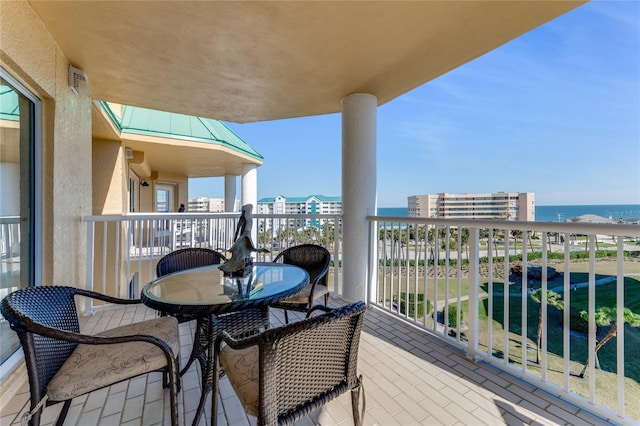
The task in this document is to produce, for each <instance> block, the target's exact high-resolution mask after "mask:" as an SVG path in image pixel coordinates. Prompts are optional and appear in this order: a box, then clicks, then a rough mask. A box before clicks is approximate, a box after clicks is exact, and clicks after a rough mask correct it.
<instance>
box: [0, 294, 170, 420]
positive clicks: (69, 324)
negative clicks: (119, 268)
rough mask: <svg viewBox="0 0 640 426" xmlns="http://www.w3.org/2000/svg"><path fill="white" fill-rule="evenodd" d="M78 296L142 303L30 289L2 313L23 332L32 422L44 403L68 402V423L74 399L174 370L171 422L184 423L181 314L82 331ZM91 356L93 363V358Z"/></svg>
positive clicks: (8, 301) (9, 299) (0, 308)
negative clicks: (94, 332) (180, 372)
mask: <svg viewBox="0 0 640 426" xmlns="http://www.w3.org/2000/svg"><path fill="white" fill-rule="evenodd" d="M75 296H85V297H90V298H94V299H98V300H102V301H105V302H108V303H115V304H136V303H140V300H129V299H118V298H114V297H111V296H107V295H103V294H100V293H95V292H92V291H88V290H84V289H78V288H74V287H63V286H41V287H29V288H25V289H21V290H17V291H15V292H13V293H11V294H9V295H8V296H6V297H5V298H4V299H3V300H2V303H1V304H0V312H2V315H3V316H4V317H5V318H6V319H7V321H8V322H9V324H10V325H11V328H12V329H13V330H14V331H15V332H16V333H17V334H18V337H19V339H20V343H21V344H22V348H23V350H24V356H25V363H26V366H27V373H28V376H29V387H30V392H31V406H30V412H29V413H27V416H28V417H29V424H30V425H38V424H40V416H41V413H42V407H43V406H44V405H45V404H46V405H51V404H55V403H58V402H64V406H63V408H62V411H61V413H60V415H59V417H58V421H57V423H56V424H60V425H61V424H62V423H63V422H64V419H65V417H66V415H67V411H68V410H69V406H70V405H71V400H72V399H73V398H75V397H78V396H80V395H84V394H87V393H89V392H92V391H94V390H97V389H101V388H104V387H107V386H110V385H112V384H115V383H118V382H121V381H123V380H127V379H130V378H132V377H136V376H140V375H142V374H146V373H149V372H151V371H162V372H165V373H168V383H167V378H166V376H163V378H164V384H165V386H168V387H169V390H170V403H171V423H172V424H173V425H177V424H178V396H177V393H178V386H179V383H178V380H179V379H178V376H177V373H178V371H177V370H178V367H177V366H178V356H179V352H180V341H179V334H178V322H177V320H176V319H175V318H171V317H162V318H155V319H152V320H147V321H142V322H138V323H134V324H130V325H125V326H122V327H118V328H113V329H110V330H106V331H103V332H101V333H100V334H97V335H87V334H80V324H79V320H78V313H77V310H76V300H75ZM87 360H90V362H87Z"/></svg>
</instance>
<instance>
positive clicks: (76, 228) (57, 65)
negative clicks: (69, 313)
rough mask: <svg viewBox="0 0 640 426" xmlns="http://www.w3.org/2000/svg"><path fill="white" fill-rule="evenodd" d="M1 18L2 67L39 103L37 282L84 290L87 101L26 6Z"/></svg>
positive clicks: (6, 7) (8, 7) (2, 10)
mask: <svg viewBox="0 0 640 426" xmlns="http://www.w3.org/2000/svg"><path fill="white" fill-rule="evenodd" d="M0 19H1V21H0V63H1V64H2V67H3V68H5V69H6V70H7V71H8V72H9V73H11V74H12V75H13V76H14V77H15V78H17V79H18V80H20V81H21V82H22V83H23V84H24V85H25V86H27V87H29V89H30V90H31V91H32V92H33V93H34V94H35V95H36V96H38V97H39V98H40V99H42V101H43V103H42V106H43V108H42V110H43V123H42V124H43V127H42V176H43V178H42V192H43V193H42V216H43V217H42V230H43V233H42V237H43V240H42V253H41V256H40V261H41V268H42V281H43V283H44V284H65V285H73V286H83V285H84V279H85V277H84V275H85V267H84V264H85V253H86V250H85V245H86V241H85V239H86V237H85V232H84V227H83V225H82V220H81V219H82V216H84V215H88V214H91V99H90V98H89V97H88V96H78V95H74V94H73V92H71V90H70V89H69V87H68V82H67V75H68V68H69V63H68V61H67V59H66V58H65V56H64V55H63V53H62V51H61V50H60V49H59V48H58V46H57V45H56V44H55V42H54V40H53V39H52V37H51V36H50V35H49V33H48V32H47V30H46V28H45V27H44V25H43V24H42V22H41V21H40V19H39V18H38V16H37V15H36V14H35V13H34V12H33V10H32V9H31V7H30V6H29V4H28V3H26V2H5V1H3V2H0ZM89 79H91V77H90V76H89Z"/></svg>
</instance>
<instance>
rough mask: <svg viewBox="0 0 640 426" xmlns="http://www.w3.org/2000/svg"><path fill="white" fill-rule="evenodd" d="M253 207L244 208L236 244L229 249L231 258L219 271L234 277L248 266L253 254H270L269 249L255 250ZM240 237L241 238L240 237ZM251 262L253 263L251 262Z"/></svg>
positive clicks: (236, 233)
mask: <svg viewBox="0 0 640 426" xmlns="http://www.w3.org/2000/svg"><path fill="white" fill-rule="evenodd" d="M252 212H253V205H252V204H245V205H244V206H242V215H241V216H240V219H239V220H238V225H237V226H236V232H235V236H234V239H235V242H234V243H233V245H232V246H231V248H230V249H229V252H231V258H230V259H229V260H227V261H226V262H224V263H223V264H222V265H220V267H219V268H218V269H220V270H221V271H222V272H224V273H226V274H229V275H232V274H236V275H237V274H240V273H242V272H243V271H244V269H245V267H246V266H247V259H251V253H253V252H256V253H269V250H267V249H264V248H262V249H258V248H255V246H254V245H253V242H252V241H251V228H252V225H253V214H252ZM238 236H239V237H238ZM249 262H251V261H250V260H249Z"/></svg>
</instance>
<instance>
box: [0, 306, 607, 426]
mask: <svg viewBox="0 0 640 426" xmlns="http://www.w3.org/2000/svg"><path fill="white" fill-rule="evenodd" d="M340 302H341V301H340V300H337V299H336V300H334V303H335V304H336V305H337V304H338V303H340ZM132 311H133V310H131V309H129V310H125V309H118V310H106V311H104V312H102V313H101V314H98V315H96V316H94V317H89V318H87V321H86V322H85V326H86V330H92V331H94V332H97V331H99V330H100V327H104V326H105V325H106V324H107V322H109V323H111V324H115V323H118V324H123V323H124V322H125V321H131V320H132V319H133V318H136V319H142V318H147V317H149V318H151V317H153V316H154V315H155V313H154V312H153V311H151V310H149V309H146V308H142V309H140V308H138V310H136V311H135V313H133V312H132ZM294 315H296V314H294ZM97 318H100V319H99V320H97ZM282 321H283V318H282V315H281V314H280V312H279V311H277V310H274V311H272V314H271V322H272V324H273V325H274V326H275V325H278V324H280V323H282ZM192 325H193V324H191V323H186V324H182V325H181V335H180V337H181V341H182V353H181V355H182V359H183V360H184V359H185V358H186V357H188V356H189V353H190V350H191V340H190V339H191V336H192V335H193V333H192V331H193V330H190V329H189V328H190V326H192ZM197 364H198V363H194V366H193V367H191V369H190V370H189V371H188V372H187V374H185V376H183V388H182V391H181V392H180V394H179V414H180V421H181V424H191V422H192V421H193V417H194V415H195V409H196V406H197V404H198V398H199V392H200V383H199V380H200V373H199V370H198V369H199V366H197ZM358 369H359V371H360V373H361V374H362V375H363V376H364V385H365V393H366V398H367V399H366V413H365V422H364V423H365V425H376V424H377V425H389V426H390V425H414V424H429V425H445V424H447V425H448V424H491V425H498V424H514V423H519V424H533V423H535V424H544V425H556V424H580V425H605V424H609V425H610V423H607V422H605V421H604V420H602V419H600V418H598V417H595V416H594V415H592V414H590V413H588V412H586V411H585V410H582V409H580V408H578V407H576V406H574V405H572V404H570V403H568V402H565V401H563V400H562V399H560V398H558V396H557V395H554V394H551V393H547V392H545V391H542V390H540V389H537V388H536V387H534V386H532V385H530V384H528V383H526V382H525V381H522V380H520V379H517V378H516V377H514V376H512V375H510V374H505V373H502V372H501V371H500V370H498V369H496V368H495V367H492V366H490V365H488V364H487V363H482V362H481V363H476V362H473V361H471V360H469V359H468V358H466V356H465V355H464V353H463V352H461V351H460V350H458V349H456V348H454V347H453V346H452V345H449V344H447V343H445V342H442V341H441V340H440V339H438V338H436V337H434V336H432V335H430V334H429V333H427V332H425V331H424V330H420V329H419V328H416V327H413V326H411V325H408V324H407V323H406V322H405V321H403V320H402V319H400V318H397V317H394V316H393V315H389V314H387V313H385V312H383V311H381V310H380V309H377V308H370V309H369V310H368V311H367V313H366V314H365V323H364V327H363V332H362V337H361V343H360V357H359V361H358ZM166 394H167V392H164V391H163V389H162V377H161V375H160V373H152V374H150V375H148V376H143V377H141V378H137V379H133V380H129V381H127V382H123V383H120V384H118V385H114V386H111V387H110V388H107V389H103V390H100V391H96V392H94V393H92V394H90V395H89V396H88V397H84V398H78V400H77V401H74V403H73V405H72V407H71V409H70V410H69V414H68V415H67V420H66V422H65V424H78V425H89V424H101V425H103V424H104V425H108V424H113V425H118V424H138V425H139V424H145V425H155V424H169V414H168V413H169V402H168V397H167V395H166ZM28 399H29V393H28V385H27V384H25V385H24V386H22V388H21V389H20V391H19V393H18V394H17V395H16V396H15V397H13V398H12V399H11V400H10V401H9V402H8V404H7V405H6V406H5V408H4V409H3V410H2V416H1V417H0V423H2V424H3V425H7V426H8V425H19V424H20V416H21V415H22V413H23V412H24V411H25V410H26V408H27V407H28ZM219 404H222V405H221V409H220V410H219V412H220V417H219V418H218V424H219V425H226V424H233V425H250V424H255V418H253V419H252V418H248V417H247V416H246V415H245V414H244V411H243V409H242V406H241V405H240V401H239V400H238V399H237V398H236V396H235V394H234V391H233V389H232V388H231V386H230V384H229V382H228V380H227V379H226V378H224V379H222V381H221V384H220V400H219ZM210 407H211V405H210V401H209V403H208V404H207V409H206V419H203V420H201V421H200V424H201V425H204V424H209V423H210V418H211V411H210ZM60 408H61V404H58V405H54V406H51V407H48V408H47V409H46V410H45V412H44V415H43V423H42V424H43V425H49V424H52V423H53V422H54V420H55V418H56V416H57V414H58V410H59V409H60ZM205 422H206V423H205ZM298 424H300V425H313V424H318V425H323V426H329V425H348V424H352V423H351V401H350V399H349V395H348V394H346V395H343V396H341V397H340V398H338V399H336V400H334V401H332V402H331V403H329V404H328V405H326V406H325V407H324V408H323V409H322V410H318V411H316V412H314V413H312V414H311V415H309V416H308V417H307V418H305V419H303V420H300V421H299V422H298Z"/></svg>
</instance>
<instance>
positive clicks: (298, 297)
mask: <svg viewBox="0 0 640 426" xmlns="http://www.w3.org/2000/svg"><path fill="white" fill-rule="evenodd" d="M311 287H312V285H311V284H307V285H306V286H304V287H303V288H302V290H300V291H299V292H297V293H296V294H294V295H292V296H289V297H287V298H286V299H284V300H281V301H279V302H278V303H279V304H284V303H309V296H310V295H311ZM327 293H329V289H328V288H327V287H326V286H324V285H316V290H315V292H314V293H313V296H314V300H315V299H317V298H319V297H321V296H324V295H325V294H327Z"/></svg>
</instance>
